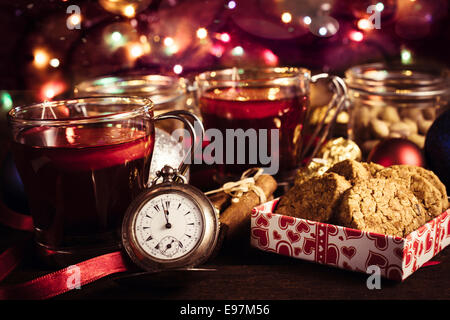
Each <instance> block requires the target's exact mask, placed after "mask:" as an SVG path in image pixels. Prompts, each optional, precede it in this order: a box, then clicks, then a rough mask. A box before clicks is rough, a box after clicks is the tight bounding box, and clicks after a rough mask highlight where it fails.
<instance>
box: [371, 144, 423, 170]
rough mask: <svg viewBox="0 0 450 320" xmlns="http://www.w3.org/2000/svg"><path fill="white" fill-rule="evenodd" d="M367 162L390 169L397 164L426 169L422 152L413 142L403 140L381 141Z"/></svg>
mask: <svg viewBox="0 0 450 320" xmlns="http://www.w3.org/2000/svg"><path fill="white" fill-rule="evenodd" d="M367 161H369V162H375V163H378V164H381V165H382V166H384V167H389V166H392V165H395V164H409V165H413V166H419V167H424V166H425V158H424V156H423V154H422V150H421V149H420V148H419V147H418V146H417V145H416V144H415V143H413V142H411V141H409V140H407V139H403V138H391V139H386V140H383V141H380V142H379V143H378V144H377V145H376V146H375V148H373V149H372V151H371V152H370V154H369V156H368V158H367Z"/></svg>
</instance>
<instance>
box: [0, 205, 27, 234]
mask: <svg viewBox="0 0 450 320" xmlns="http://www.w3.org/2000/svg"><path fill="white" fill-rule="evenodd" d="M0 224H2V225H4V226H7V227H10V228H12V229H16V230H22V231H33V219H32V218H31V216H28V215H25V214H21V213H17V212H15V211H13V210H11V209H9V208H8V207H7V206H6V205H5V204H4V203H3V202H2V201H1V200H0Z"/></svg>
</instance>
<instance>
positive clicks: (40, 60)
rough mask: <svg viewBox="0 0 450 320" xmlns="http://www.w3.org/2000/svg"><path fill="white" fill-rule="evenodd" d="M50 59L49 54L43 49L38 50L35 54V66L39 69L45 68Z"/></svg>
mask: <svg viewBox="0 0 450 320" xmlns="http://www.w3.org/2000/svg"><path fill="white" fill-rule="evenodd" d="M49 59H50V57H49V56H48V53H47V52H46V51H45V50H43V49H37V50H36V51H35V52H34V61H33V63H34V65H35V66H36V67H38V68H43V67H45V66H46V65H47V63H48V61H49Z"/></svg>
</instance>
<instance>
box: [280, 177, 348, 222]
mask: <svg viewBox="0 0 450 320" xmlns="http://www.w3.org/2000/svg"><path fill="white" fill-rule="evenodd" d="M350 187H351V184H350V182H348V181H347V180H346V179H345V178H344V177H342V176H340V175H338V174H336V173H324V174H323V175H321V176H318V177H313V178H311V179H309V180H307V181H306V182H304V183H302V184H298V185H294V186H293V187H292V188H291V189H289V191H288V192H287V193H286V194H285V195H284V196H283V197H281V199H280V202H279V204H278V208H277V210H276V213H278V214H284V215H289V216H294V217H297V218H304V219H308V220H313V221H319V222H327V221H329V220H330V219H331V218H332V216H333V212H334V210H335V208H337V207H338V206H339V203H340V200H341V196H342V194H343V193H344V191H345V190H347V189H348V188H350Z"/></svg>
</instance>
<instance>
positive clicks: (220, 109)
mask: <svg viewBox="0 0 450 320" xmlns="http://www.w3.org/2000/svg"><path fill="white" fill-rule="evenodd" d="M324 78H326V79H328V80H329V81H330V82H331V84H332V87H333V91H334V95H333V99H332V101H331V102H330V105H329V106H328V108H327V110H326V112H325V113H324V117H323V120H322V121H321V122H320V123H319V124H318V125H317V126H315V127H309V126H308V123H307V121H305V119H307V118H308V112H309V109H310V108H309V97H310V83H311V82H316V81H318V80H319V79H324ZM195 82H196V85H197V102H198V105H199V109H200V112H201V115H202V119H203V124H204V126H205V129H206V139H209V142H211V143H214V141H215V142H216V147H218V143H217V136H218V135H219V133H220V135H221V137H220V140H221V142H222V146H223V148H222V150H217V148H216V150H215V153H214V154H213V155H212V157H213V158H214V157H216V159H214V160H217V161H216V168H217V169H216V171H217V172H216V179H217V180H218V181H226V180H228V179H229V178H230V177H233V178H235V177H236V176H240V174H241V173H242V172H244V171H245V170H247V169H249V168H251V167H262V168H265V170H266V172H267V173H270V174H273V175H275V176H276V177H277V178H278V180H279V181H290V180H292V179H293V178H294V171H295V170H296V169H297V168H298V167H299V166H301V165H302V164H303V165H305V161H308V160H307V159H310V158H312V157H313V156H314V154H315V153H316V151H317V148H318V146H319V145H320V144H321V142H323V140H324V139H326V138H327V135H328V133H329V132H330V128H331V124H332V123H333V122H327V123H326V122H325V118H327V117H329V115H331V114H332V113H331V112H332V110H333V111H334V112H335V113H334V116H336V115H337V114H338V113H339V111H340V110H342V108H343V107H344V105H345V104H344V102H345V97H346V88H345V83H344V82H343V81H342V79H340V78H339V77H335V76H329V75H328V74H318V75H314V76H312V75H311V72H310V71H309V70H308V69H305V68H294V67H277V68H260V69H238V68H231V69H224V70H217V71H208V72H204V73H201V74H199V75H197V77H196V80H195ZM334 116H333V117H334ZM210 135H213V136H214V137H213V138H211V137H210ZM230 153H231V155H230ZM217 154H219V157H217ZM203 156H204V157H208V156H211V155H209V154H206V155H205V154H203Z"/></svg>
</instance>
